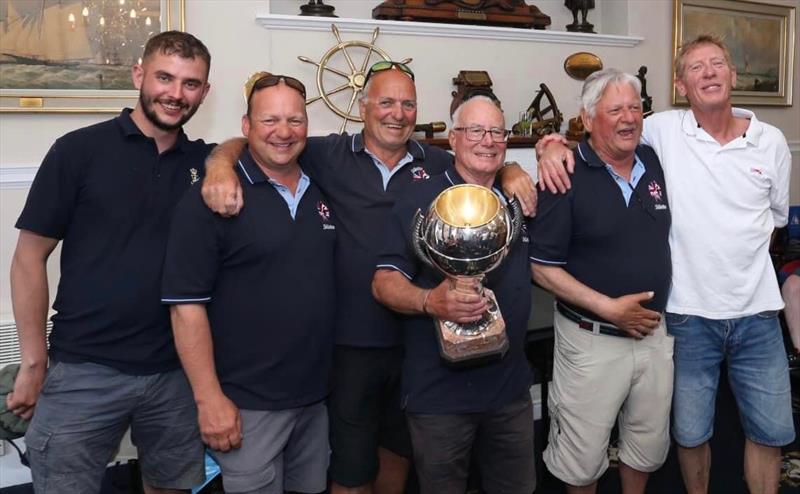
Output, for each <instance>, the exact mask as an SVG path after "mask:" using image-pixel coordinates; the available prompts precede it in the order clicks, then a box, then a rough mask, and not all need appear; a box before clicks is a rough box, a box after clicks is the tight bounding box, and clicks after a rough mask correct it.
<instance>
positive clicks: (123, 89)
mask: <svg viewBox="0 0 800 494" xmlns="http://www.w3.org/2000/svg"><path fill="white" fill-rule="evenodd" d="M181 7H182V5H181ZM181 11H182V9H181ZM168 14H169V2H168V1H167V0H0V97H2V99H3V105H2V106H3V108H2V109H3V110H9V109H11V110H13V109H14V108H7V106H9V105H8V103H11V104H12V105H13V103H14V101H15V99H18V100H19V105H18V106H21V107H23V108H22V109H23V110H25V109H26V108H25V105H24V103H25V102H26V101H33V102H34V105H32V106H34V108H33V109H36V108H35V107H36V105H35V103H37V102H42V103H44V102H47V103H49V105H42V107H45V106H47V107H48V108H42V109H50V110H51V111H53V110H55V111H58V108H69V109H72V110H77V109H76V108H75V105H74V103H75V101H74V100H75V99H76V98H78V99H86V98H89V99H90V100H93V102H94V103H95V104H94V105H92V106H90V107H88V108H85V109H86V110H87V111H92V110H93V109H97V110H100V111H103V110H104V109H105V108H106V107H108V111H116V110H117V109H119V108H120V107H121V106H123V105H124V103H123V102H122V101H121V100H125V99H127V98H130V97H131V96H132V95H134V96H135V91H134V87H133V84H132V82H131V72H130V70H131V66H132V65H134V64H136V63H138V62H139V61H140V59H139V57H141V54H142V50H143V48H144V44H145V43H146V41H147V39H148V38H150V37H151V36H152V35H154V34H157V33H159V32H161V31H162V30H166V29H169V28H170V26H168V24H169V23H168V22H167V17H168ZM120 103H122V104H120Z"/></svg>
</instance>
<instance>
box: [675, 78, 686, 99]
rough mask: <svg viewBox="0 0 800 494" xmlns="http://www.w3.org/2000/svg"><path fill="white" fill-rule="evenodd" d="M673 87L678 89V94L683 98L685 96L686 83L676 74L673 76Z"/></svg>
mask: <svg viewBox="0 0 800 494" xmlns="http://www.w3.org/2000/svg"><path fill="white" fill-rule="evenodd" d="M675 89H677V90H678V94H680V95H681V96H683V97H684V98H685V97H686V84H684V83H683V81H682V80H681V79H680V78H679V77H677V76H676V77H675Z"/></svg>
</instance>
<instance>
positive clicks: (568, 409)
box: [544, 312, 673, 486]
mask: <svg viewBox="0 0 800 494" xmlns="http://www.w3.org/2000/svg"><path fill="white" fill-rule="evenodd" d="M672 350H673V340H672V337H670V336H668V335H667V333H666V329H665V325H664V322H663V318H662V322H661V324H659V326H658V328H657V329H656V330H655V331H654V332H653V333H652V334H651V335H650V336H648V337H646V338H644V339H642V340H636V339H633V338H625V337H619V336H608V335H603V334H593V333H592V332H591V331H587V330H584V329H581V328H579V327H578V326H577V324H576V323H574V322H572V321H570V320H569V319H567V318H565V317H564V316H562V315H561V314H559V313H558V312H556V314H555V356H554V363H553V384H552V386H551V387H550V391H549V397H548V406H549V407H550V414H551V423H550V434H549V444H548V446H547V449H545V451H544V462H545V464H546V465H547V468H548V469H549V470H550V472H551V473H552V474H553V475H555V476H556V477H558V478H559V479H561V480H562V481H564V482H566V483H567V484H570V485H575V486H584V485H589V484H591V483H593V482H595V481H596V480H597V479H599V478H600V477H601V476H602V475H603V473H604V472H605V471H606V469H607V468H608V454H607V448H608V442H609V438H610V436H611V430H612V429H613V427H614V422H615V421H616V420H619V459H620V461H621V462H622V463H624V464H626V465H628V466H629V467H631V468H633V469H635V470H639V471H641V472H652V471H655V470H657V469H658V468H659V467H660V466H661V465H662V464H663V463H664V461H665V460H666V458H667V453H668V451H669V413H670V401H671V399H672V379H673V375H672V369H673V367H672Z"/></svg>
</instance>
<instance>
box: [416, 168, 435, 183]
mask: <svg viewBox="0 0 800 494" xmlns="http://www.w3.org/2000/svg"><path fill="white" fill-rule="evenodd" d="M429 178H431V176H430V175H428V172H426V171H425V169H424V168H422V167H421V166H415V167H414V168H412V169H411V179H412V180H413V181H415V182H416V181H418V180H428V179H429Z"/></svg>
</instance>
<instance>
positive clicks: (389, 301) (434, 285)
mask: <svg viewBox="0 0 800 494" xmlns="http://www.w3.org/2000/svg"><path fill="white" fill-rule="evenodd" d="M509 133H510V132H509V131H508V130H506V128H505V119H504V117H503V113H502V111H500V109H499V108H498V107H497V106H496V104H495V102H494V101H493V100H492V99H490V98H488V97H486V96H475V97H473V98H471V99H469V100H467V101H466V102H464V103H462V104H461V106H459V108H458V109H456V111H455V112H454V114H453V128H452V129H451V130H450V133H449V136H448V137H449V141H450V146H451V147H452V149H453V151H454V152H455V163H454V165H453V166H451V167H450V168H448V170H447V171H446V172H444V173H443V174H442V175H439V176H437V177H433V178H432V179H431V180H429V181H427V182H424V183H419V184H413V185H412V186H411V187H409V188H408V190H407V191H406V194H405V195H404V197H402V198H400V199H398V201H397V203H396V204H395V206H394V209H393V210H392V213H391V216H390V217H389V218H387V221H386V226H385V228H384V229H383V230H382V231H383V232H384V234H383V241H384V242H383V247H382V249H381V251H380V256H379V257H378V259H377V262H376V271H375V275H374V278H373V282H372V288H373V293H374V294H375V298H377V299H378V300H379V301H380V302H381V303H383V304H385V305H386V306H387V307H389V308H391V309H392V310H394V311H397V312H398V313H400V314H404V315H405V317H403V318H402V330H403V337H404V345H405V350H406V353H405V358H404V362H403V372H402V389H403V402H404V406H405V410H406V416H407V418H408V425H409V430H410V433H411V442H412V444H413V448H414V465H415V467H416V469H417V474H418V477H419V482H420V488H421V492H422V494H463V493H464V492H466V490H467V480H468V477H469V467H470V463H471V461H470V460H471V458H473V457H474V458H476V459H477V465H478V468H479V470H480V476H481V483H482V486H481V487H482V491H483V492H486V493H487V494H501V493H502V494H531V493H532V492H533V490H534V488H535V487H536V468H535V461H534V445H533V410H532V404H531V396H530V393H529V388H530V386H531V375H530V368H529V365H528V361H527V359H526V357H525V348H524V347H525V333H526V328H527V321H528V316H529V314H530V304H531V281H530V271H529V269H530V268H529V263H528V243H529V238H528V233H527V227H525V228H523V229H522V232H521V233H520V235H519V237H518V238H517V239H516V241H515V242H514V244H513V245H512V246H511V250H510V252H509V254H508V256H507V257H506V259H505V260H504V261H503V262H502V264H501V265H500V266H499V267H498V268H497V269H495V270H493V271H492V272H491V273H489V274H488V275H487V276H486V280H485V285H486V287H487V288H489V289H491V290H492V291H493V292H494V294H495V296H496V298H497V304H498V306H499V309H500V312H501V313H502V314H503V318H504V319H505V324H506V335H507V337H508V343H509V347H508V351H507V352H506V354H505V355H504V356H503V357H502V358H501V359H498V360H495V361H492V362H489V363H482V364H475V365H473V366H470V367H467V368H453V367H450V366H448V364H447V363H445V361H444V360H443V359H442V357H441V356H440V355H439V344H438V342H437V336H436V331H438V329H437V328H436V327H435V323H434V319H437V318H438V319H441V320H448V321H454V322H457V323H467V322H474V321H476V320H478V319H480V318H481V317H482V315H483V314H484V312H486V311H487V309H488V303H487V299H486V298H485V297H484V296H483V295H482V294H479V293H478V292H477V291H476V290H475V289H476V288H477V287H476V286H474V285H469V286H459V284H462V283H463V281H462V280H459V281H456V282H455V283H454V280H452V279H443V278H444V277H443V275H442V274H441V273H440V272H439V271H438V270H435V269H433V268H431V267H430V266H427V265H425V264H424V263H423V262H422V260H420V259H419V258H418V257H417V256H416V255H415V252H414V248H413V246H412V239H411V235H412V233H411V231H412V223H413V220H414V217H415V213H416V212H417V211H418V210H421V211H423V212H424V211H427V210H428V208H429V206H430V204H431V203H432V202H433V201H434V200H435V198H436V197H437V196H438V195H439V193H441V192H442V191H443V190H445V189H447V188H449V187H452V186H455V185H460V184H474V185H480V186H483V187H486V188H488V189H493V190H494V192H495V194H497V195H498V196H499V197H500V199H501V200H502V194H501V193H500V192H499V190H498V189H497V188H495V185H498V186H499V183H496V176H497V173H498V171H499V170H500V169H501V168H502V166H503V161H504V159H505V153H506V146H507V141H508V136H509Z"/></svg>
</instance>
